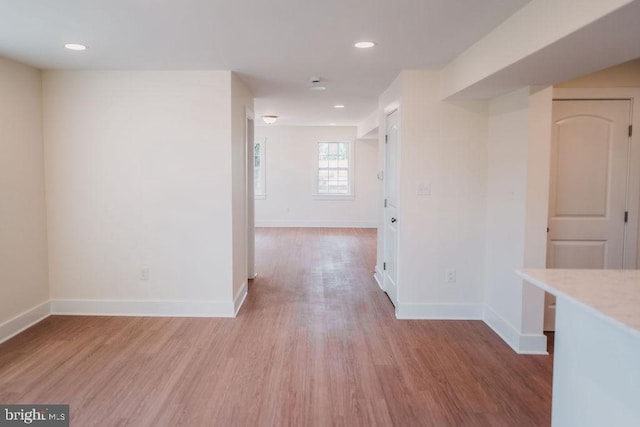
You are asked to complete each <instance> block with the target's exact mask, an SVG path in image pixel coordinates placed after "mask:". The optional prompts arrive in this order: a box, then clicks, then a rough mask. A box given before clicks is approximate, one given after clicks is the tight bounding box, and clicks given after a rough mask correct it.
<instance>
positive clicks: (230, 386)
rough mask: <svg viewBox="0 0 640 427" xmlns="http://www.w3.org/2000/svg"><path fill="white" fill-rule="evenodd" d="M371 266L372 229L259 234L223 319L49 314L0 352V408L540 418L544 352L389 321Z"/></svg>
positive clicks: (208, 421) (440, 326) (112, 421)
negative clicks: (235, 305) (241, 289)
mask: <svg viewBox="0 0 640 427" xmlns="http://www.w3.org/2000/svg"><path fill="white" fill-rule="evenodd" d="M375 257H376V233H375V230H368V229H305V228H287V229H276V228H269V229H258V230H257V234H256V260H257V271H258V274H259V276H258V278H257V279H256V280H254V281H252V283H251V284H250V286H249V294H248V297H247V299H246V301H245V304H244V306H243V307H242V309H241V310H240V313H239V315H238V317H237V318H236V319H207V318H134V317H90V316H88V317H83V316H51V317H49V318H47V319H45V320H44V321H42V322H40V323H39V324H37V325H35V326H34V327H32V328H30V329H29V330H27V331H25V332H23V333H21V334H19V335H18V336H16V337H14V338H13V339H11V340H9V341H7V342H5V343H3V344H2V345H0V403H5V404H6V403H68V404H70V405H71V420H72V425H77V426H93V425H95V426H120V425H122V426H125V425H131V426H147V425H148V426H179V425H184V426H212V425H221V426H333V425H335V426H340V425H344V426H349V427H351V426H391V425H396V426H438V427H440V426H516V425H517V426H548V425H549V424H550V413H551V410H550V407H551V376H552V364H553V357H552V356H521V355H517V354H515V353H514V352H513V351H512V350H511V349H510V348H509V347H508V346H506V344H504V342H502V340H501V339H500V338H499V337H497V336H496V335H495V334H494V333H493V332H492V331H491V330H490V329H489V328H488V327H487V326H486V325H485V324H484V323H483V322H478V321H417V320H412V321H409V320H397V319H395V317H394V310H393V307H392V305H391V303H390V301H389V299H388V298H387V296H386V295H385V294H384V293H383V292H382V291H381V290H380V289H379V287H378V286H377V284H376V283H375V281H374V279H373V277H372V274H371V273H372V271H373V268H374V263H375ZM177 285H178V284H177ZM550 348H551V350H552V349H553V346H551V347H550Z"/></svg>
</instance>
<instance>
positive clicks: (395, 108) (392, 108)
mask: <svg viewBox="0 0 640 427" xmlns="http://www.w3.org/2000/svg"><path fill="white" fill-rule="evenodd" d="M394 113H396V114H397V126H398V132H397V137H398V141H397V144H396V161H397V163H398V165H399V164H400V158H401V157H400V156H401V155H400V153H401V147H400V145H401V140H402V136H401V132H402V128H401V126H400V123H401V121H400V119H401V112H400V106H399V104H398V103H392V104H390V105H388V106H387V107H386V108H384V110H383V120H382V127H381V128H380V129H381V130H382V132H381V133H380V145H381V147H382V150H380V151H381V152H382V165H383V167H382V170H383V177H382V196H383V203H382V206H383V207H382V225H381V229H382V232H381V233H380V234H381V235H382V239H381V240H380V242H379V245H380V246H381V247H382V251H381V253H382V259H381V262H382V263H383V265H384V262H385V260H386V259H387V258H388V253H387V245H386V242H387V227H386V224H387V209H386V207H385V205H384V200H386V199H387V185H386V180H387V178H388V171H387V145H386V141H385V137H386V135H387V127H388V121H389V116H390V115H391V114H394ZM398 169H399V168H398ZM398 172H399V171H398V170H396V174H397V175H399V174H398ZM396 181H397V182H399V176H396ZM397 191H398V193H397V195H396V200H397V206H396V217H397V218H398V219H400V218H401V217H402V216H401V197H400V189H399V188H398V189H397ZM400 223H401V221H400V222H399V223H398V225H397V226H396V227H397V231H396V244H395V248H396V253H395V256H396V293H395V295H394V297H395V301H394V300H393V299H392V297H391V295H389V292H388V291H389V290H388V288H387V283H386V282H387V280H386V274H385V271H384V269H382V270H380V280H379V284H380V285H381V286H380V287H381V288H382V290H383V291H384V292H386V293H387V295H389V299H390V300H391V302H392V303H393V304H394V307H395V309H396V311H397V306H398V296H399V294H400V290H399V287H400V286H399V284H400V269H399V268H398V267H399V262H398V261H399V260H400V252H401V248H400V244H399V243H400V238H399V232H400V229H401V227H400Z"/></svg>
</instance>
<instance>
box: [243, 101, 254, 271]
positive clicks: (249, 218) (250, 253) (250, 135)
mask: <svg viewBox="0 0 640 427" xmlns="http://www.w3.org/2000/svg"><path fill="white" fill-rule="evenodd" d="M254 125H255V123H254V116H253V112H252V111H250V110H247V112H246V129H245V166H246V174H245V175H246V176H245V181H246V189H245V194H246V198H247V199H246V201H245V203H246V204H245V206H246V213H245V226H246V230H247V237H246V239H247V244H246V251H247V253H246V257H247V258H246V259H247V278H248V279H254V278H255V277H256V271H255V270H256V266H255V248H256V244H255V198H254V188H253V186H254V184H253V161H254V158H253V144H254V142H255V141H254V129H255V128H254Z"/></svg>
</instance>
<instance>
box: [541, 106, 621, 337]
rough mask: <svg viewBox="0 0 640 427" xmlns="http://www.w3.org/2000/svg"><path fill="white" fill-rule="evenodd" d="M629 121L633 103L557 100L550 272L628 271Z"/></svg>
mask: <svg viewBox="0 0 640 427" xmlns="http://www.w3.org/2000/svg"><path fill="white" fill-rule="evenodd" d="M630 121H631V102H630V101H629V100H557V101H554V103H553V135H552V145H551V179H550V183H551V186H550V191H549V232H548V238H547V267H548V268H583V269H591V268H595V269H600V268H614V269H617V268H623V267H624V265H623V260H624V246H625V242H624V239H625V222H626V214H625V212H626V209H627V177H628V167H629V165H628V163H629V144H630V138H629V133H628V131H629V125H630ZM545 304H546V309H545V325H544V326H545V330H553V329H554V324H555V298H554V297H553V296H551V295H549V294H547V296H546V299H545Z"/></svg>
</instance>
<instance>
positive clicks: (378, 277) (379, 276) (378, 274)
mask: <svg viewBox="0 0 640 427" xmlns="http://www.w3.org/2000/svg"><path fill="white" fill-rule="evenodd" d="M383 277H384V276H383V275H382V271H380V268H378V265H377V264H376V266H375V268H374V272H373V279H374V280H375V281H376V283H377V284H378V286H379V287H380V289H382V290H383V291H384V285H383V284H382V283H383Z"/></svg>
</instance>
